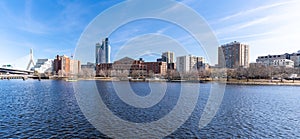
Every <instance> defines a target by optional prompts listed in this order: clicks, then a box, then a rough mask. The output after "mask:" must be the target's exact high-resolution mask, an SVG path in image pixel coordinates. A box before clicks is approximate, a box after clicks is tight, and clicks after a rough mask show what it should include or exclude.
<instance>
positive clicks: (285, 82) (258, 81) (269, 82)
mask: <svg viewBox="0 0 300 139" xmlns="http://www.w3.org/2000/svg"><path fill="white" fill-rule="evenodd" d="M215 82H222V83H226V84H237V85H285V86H289V85H290V86H300V81H299V80H295V81H293V80H283V81H281V80H266V79H253V80H252V79H249V81H247V80H246V79H245V80H237V79H230V80H229V81H215Z"/></svg>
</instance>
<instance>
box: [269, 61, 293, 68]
mask: <svg viewBox="0 0 300 139" xmlns="http://www.w3.org/2000/svg"><path fill="white" fill-rule="evenodd" d="M273 66H274V67H286V68H294V61H292V60H289V59H277V60H274V61H273Z"/></svg>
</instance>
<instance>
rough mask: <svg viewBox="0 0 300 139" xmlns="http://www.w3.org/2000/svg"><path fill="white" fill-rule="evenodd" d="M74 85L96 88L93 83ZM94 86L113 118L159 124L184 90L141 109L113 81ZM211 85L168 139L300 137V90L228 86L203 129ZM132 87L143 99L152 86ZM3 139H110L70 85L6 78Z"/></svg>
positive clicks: (0, 112) (171, 90) (0, 125)
mask: <svg viewBox="0 0 300 139" xmlns="http://www.w3.org/2000/svg"><path fill="white" fill-rule="evenodd" d="M75 84H84V85H89V84H90V85H92V84H94V81H79V82H76V83H75ZM96 84H97V86H98V89H99V90H101V91H100V92H99V93H100V95H101V97H102V99H103V101H104V102H105V104H106V105H107V106H108V108H109V109H110V110H111V111H112V112H113V113H114V114H115V115H117V116H118V117H120V118H122V119H124V120H128V121H132V122H138V123H143V122H152V121H156V120H158V119H160V118H162V117H163V116H164V115H166V114H168V113H169V112H170V111H171V110H172V108H174V106H175V105H176V102H177V100H178V97H179V94H180V93H179V91H178V90H180V87H181V86H182V85H181V84H180V83H168V84H167V92H166V96H165V97H164V98H163V99H162V101H161V102H160V103H159V104H157V105H155V106H153V107H151V108H147V109H144V110H140V109H138V108H134V107H131V106H129V105H127V104H125V103H124V102H122V101H121V100H120V98H118V96H117V95H116V94H115V92H114V90H113V89H112V83H111V82H101V81H97V82H96ZM188 84H189V83H186V84H183V85H188ZM210 86H211V85H210V84H209V83H207V84H201V85H200V88H201V89H200V90H201V91H200V97H199V98H198V103H197V106H196V108H195V110H194V112H193V113H192V115H191V117H190V118H189V119H188V120H187V121H186V123H185V124H184V125H182V126H181V127H180V128H179V129H178V130H176V131H175V132H174V133H172V134H171V135H169V136H168V137H166V138H280V137H281V138H300V87H295V86H244V85H227V86H226V91H225V94H224V98H223V102H222V104H221V106H220V108H219V111H218V113H217V115H216V116H215V117H214V119H213V120H212V121H211V123H209V125H207V126H206V127H204V128H203V129H201V130H199V129H198V123H199V119H200V116H201V114H202V111H203V109H204V105H205V104H206V101H207V98H208V95H209V90H210ZM131 87H132V88H133V90H134V91H136V94H138V95H140V96H146V95H147V94H149V92H150V88H149V86H148V83H144V82H137V83H131ZM87 91H88V90H87ZM124 134H126V133H124ZM153 134H155V133H153ZM0 138H106V136H105V135H103V134H101V133H100V132H99V131H98V130H97V129H96V128H94V127H93V126H92V124H90V123H89V122H88V121H87V120H86V118H85V117H84V115H83V114H82V112H81V111H80V108H79V106H78V104H77V101H76V98H75V94H74V91H73V85H72V83H69V82H64V81H51V80H43V81H41V82H39V81H34V80H28V81H25V82H24V81H21V80H9V81H7V80H3V81H0Z"/></svg>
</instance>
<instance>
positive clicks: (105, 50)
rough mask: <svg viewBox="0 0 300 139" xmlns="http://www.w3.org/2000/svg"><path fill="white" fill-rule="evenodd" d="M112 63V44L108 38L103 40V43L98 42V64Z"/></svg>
mask: <svg viewBox="0 0 300 139" xmlns="http://www.w3.org/2000/svg"><path fill="white" fill-rule="evenodd" d="M100 63H110V45H109V40H108V38H105V39H104V40H102V44H100V43H96V64H100Z"/></svg>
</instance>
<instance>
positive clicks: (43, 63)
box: [33, 59, 53, 73]
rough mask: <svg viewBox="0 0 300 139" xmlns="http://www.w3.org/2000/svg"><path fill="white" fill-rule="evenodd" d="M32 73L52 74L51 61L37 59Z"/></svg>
mask: <svg viewBox="0 0 300 139" xmlns="http://www.w3.org/2000/svg"><path fill="white" fill-rule="evenodd" d="M33 70H34V71H37V72H38V73H46V72H52V70H53V59H38V60H37V62H36V63H35V65H34V67H33Z"/></svg>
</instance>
